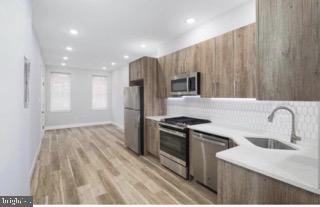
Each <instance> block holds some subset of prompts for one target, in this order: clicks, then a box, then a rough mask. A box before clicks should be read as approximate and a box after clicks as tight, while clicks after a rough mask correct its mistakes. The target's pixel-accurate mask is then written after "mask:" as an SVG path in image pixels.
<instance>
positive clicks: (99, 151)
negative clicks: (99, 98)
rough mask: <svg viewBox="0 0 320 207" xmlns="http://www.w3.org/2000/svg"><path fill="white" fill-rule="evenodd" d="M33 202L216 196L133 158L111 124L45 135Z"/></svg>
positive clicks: (193, 200)
mask: <svg viewBox="0 0 320 207" xmlns="http://www.w3.org/2000/svg"><path fill="white" fill-rule="evenodd" d="M31 189H32V195H33V196H34V203H36V204H212V203H214V202H215V201H216V194H215V193H213V192H211V191H209V190H207V189H206V188H204V187H202V186H201V185H199V184H197V183H195V182H190V181H186V180H184V179H182V178H180V177H179V176H176V175H175V174H174V173H172V172H171V171H169V170H167V169H166V168H164V167H162V166H161V165H160V164H159V162H158V160H156V159H154V158H152V157H150V156H137V155H136V154H134V153H133V152H131V151H130V150H128V149H127V148H126V147H125V145H124V142H123V133H122V132H121V131H120V130H118V129H117V128H116V127H114V126H112V125H102V126H94V127H83V128H73V129H61V130H51V131H47V132H46V133H45V137H44V139H43V141H42V145H41V150H40V153H39V156H38V160H37V163H36V166H35V170H34V172H33V178H32V183H31Z"/></svg>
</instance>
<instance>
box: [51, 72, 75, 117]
mask: <svg viewBox="0 0 320 207" xmlns="http://www.w3.org/2000/svg"><path fill="white" fill-rule="evenodd" d="M52 74H63V75H69V76H70V109H66V110H52V107H51V75H52ZM49 88H50V94H49V104H48V106H49V112H51V113H70V112H72V74H71V73H68V72H60V71H51V72H50V77H49Z"/></svg>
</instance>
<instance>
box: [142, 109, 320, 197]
mask: <svg viewBox="0 0 320 207" xmlns="http://www.w3.org/2000/svg"><path fill="white" fill-rule="evenodd" d="M176 116H177V115H176ZM176 116H153V117H146V118H147V119H152V120H155V121H160V120H161V119H163V118H169V117H176ZM188 127H189V129H192V130H197V131H200V132H205V133H209V134H214V135H218V136H223V137H227V138H229V139H232V140H233V141H234V142H235V143H236V144H237V145H238V146H237V147H234V148H231V149H228V150H225V151H221V152H219V153H217V155H216V156H217V157H218V158H219V159H221V160H224V161H227V162H230V163H232V164H235V165H238V166H241V167H244V168H247V169H249V170H252V171H255V172H257V173H260V174H263V175H266V176H269V177H272V178H274V179H277V180H280V181H282V182H285V183H288V184H291V185H293V186H296V187H299V188H302V189H304V190H307V191H310V192H313V193H316V194H320V189H319V188H318V183H319V182H318V179H319V178H318V169H319V159H316V158H313V157H311V156H308V153H307V152H306V151H304V150H303V149H301V148H299V147H298V146H297V145H293V144H291V143H287V142H285V143H286V144H287V145H289V146H291V147H293V148H295V149H296V150H273V149H264V148H260V147H258V146H255V145H254V144H252V143H251V142H249V141H248V140H247V139H246V138H245V137H256V138H259V137H260V138H265V137H266V136H264V134H260V133H253V132H248V131H242V130H237V129H231V128H229V127H223V126H217V125H215V124H213V123H210V124H200V125H193V126H188ZM280 141H281V142H283V141H282V140H280Z"/></svg>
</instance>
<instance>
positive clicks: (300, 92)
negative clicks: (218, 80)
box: [257, 0, 320, 101]
mask: <svg viewBox="0 0 320 207" xmlns="http://www.w3.org/2000/svg"><path fill="white" fill-rule="evenodd" d="M257 26H258V28H257V39H258V58H257V60H258V70H257V73H258V99H259V100H291V101H319V100H320V93H319V91H320V0H268V1H266V0H258V1H257Z"/></svg>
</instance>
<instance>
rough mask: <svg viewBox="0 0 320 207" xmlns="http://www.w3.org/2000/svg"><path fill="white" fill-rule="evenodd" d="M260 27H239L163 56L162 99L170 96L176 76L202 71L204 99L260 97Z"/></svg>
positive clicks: (161, 68)
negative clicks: (257, 76) (257, 30)
mask: <svg viewBox="0 0 320 207" xmlns="http://www.w3.org/2000/svg"><path fill="white" fill-rule="evenodd" d="M255 27H256V25H255V23H254V24H250V25H248V26H245V27H242V28H239V29H237V30H234V31H231V32H228V33H226V34H223V35H220V36H218V37H215V38H211V39H209V40H206V41H203V42H201V43H199V44H196V45H193V46H190V47H188V48H185V49H182V50H179V51H176V52H174V53H172V54H168V55H166V56H164V57H160V58H159V59H158V60H159V61H158V62H159V76H158V78H159V81H158V84H159V86H158V88H159V94H158V95H159V97H161V98H167V97H169V96H170V87H171V84H170V83H171V82H170V80H171V78H172V77H173V76H174V75H178V74H183V73H190V72H200V74H201V83H200V85H201V93H200V95H201V97H203V98H212V97H225V98H230V97H239V98H240V97H241V98H251V97H255V96H256V39H255V33H256V29H255Z"/></svg>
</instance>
